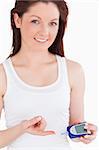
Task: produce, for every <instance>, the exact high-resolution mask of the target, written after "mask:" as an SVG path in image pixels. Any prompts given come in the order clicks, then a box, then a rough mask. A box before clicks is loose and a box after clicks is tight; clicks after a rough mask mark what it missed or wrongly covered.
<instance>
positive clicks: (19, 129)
mask: <svg viewBox="0 0 99 150" xmlns="http://www.w3.org/2000/svg"><path fill="white" fill-rule="evenodd" d="M5 89H6V76H5V72H4V69H3V66H2V65H0V115H1V112H2V109H3V96H4V94H5V91H6V90H5ZM45 128H46V121H45V119H44V118H43V117H41V116H40V117H39V116H37V117H34V118H32V119H30V120H25V121H22V122H21V123H19V124H18V125H16V126H13V127H11V128H8V129H6V130H2V131H0V148H2V147H5V146H7V145H9V144H11V143H12V142H13V141H14V140H16V139H17V138H18V137H19V136H21V135H22V134H24V133H29V134H34V135H40V136H46V135H51V134H55V132H54V131H45Z"/></svg>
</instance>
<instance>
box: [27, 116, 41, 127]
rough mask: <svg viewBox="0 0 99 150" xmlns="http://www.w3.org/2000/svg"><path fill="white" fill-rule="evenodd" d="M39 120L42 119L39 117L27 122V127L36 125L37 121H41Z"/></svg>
mask: <svg viewBox="0 0 99 150" xmlns="http://www.w3.org/2000/svg"><path fill="white" fill-rule="evenodd" d="M41 119H42V117H41V116H38V117H34V118H33V119H31V120H28V125H29V126H31V125H35V124H37V123H38V122H39V121H41Z"/></svg>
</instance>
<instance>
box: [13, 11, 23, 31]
mask: <svg viewBox="0 0 99 150" xmlns="http://www.w3.org/2000/svg"><path fill="white" fill-rule="evenodd" d="M14 22H15V25H16V28H20V27H21V18H20V17H19V16H18V14H17V13H15V14H14Z"/></svg>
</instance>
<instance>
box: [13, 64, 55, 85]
mask: <svg viewBox="0 0 99 150" xmlns="http://www.w3.org/2000/svg"><path fill="white" fill-rule="evenodd" d="M15 70H16V73H17V75H18V76H19V78H20V79H21V80H23V81H24V82H25V83H27V84H29V85H31V86H46V85H49V84H52V83H54V82H55V81H56V80H57V78H58V69H57V63H55V62H54V63H52V64H49V65H42V66H35V67H32V68H27V67H15Z"/></svg>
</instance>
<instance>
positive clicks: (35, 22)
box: [31, 20, 39, 24]
mask: <svg viewBox="0 0 99 150" xmlns="http://www.w3.org/2000/svg"><path fill="white" fill-rule="evenodd" d="M31 22H32V23H34V24H39V21H38V20H32V21H31Z"/></svg>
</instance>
